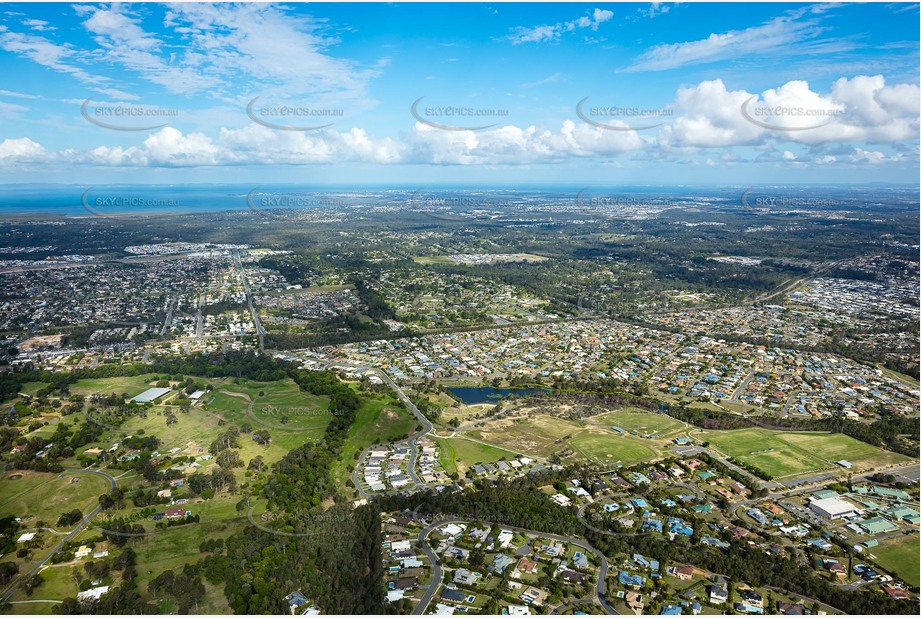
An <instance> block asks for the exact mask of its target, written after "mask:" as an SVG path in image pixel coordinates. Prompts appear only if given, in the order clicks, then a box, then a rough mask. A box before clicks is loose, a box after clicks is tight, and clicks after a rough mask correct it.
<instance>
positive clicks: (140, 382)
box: [70, 373, 157, 397]
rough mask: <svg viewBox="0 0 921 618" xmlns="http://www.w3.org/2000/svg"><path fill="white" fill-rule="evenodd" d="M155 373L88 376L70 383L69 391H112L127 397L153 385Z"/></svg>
mask: <svg viewBox="0 0 921 618" xmlns="http://www.w3.org/2000/svg"><path fill="white" fill-rule="evenodd" d="M154 377H157V376H156V374H153V373H146V374H143V375H139V376H130V377H121V378H88V379H83V380H77V381H76V382H75V383H73V384H71V385H70V392H71V393H73V394H74V395H93V394H96V393H98V394H100V395H111V394H112V393H118V394H119V395H120V394H122V393H126V394H127V395H128V397H134V396H136V395H140V394H141V393H143V392H144V391H146V390H147V389H148V388H152V387H153V378H154Z"/></svg>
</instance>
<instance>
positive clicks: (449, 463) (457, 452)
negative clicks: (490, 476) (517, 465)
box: [436, 438, 519, 475]
mask: <svg viewBox="0 0 921 618" xmlns="http://www.w3.org/2000/svg"><path fill="white" fill-rule="evenodd" d="M436 442H437V443H438V449H439V451H440V455H439V461H440V462H441V465H442V467H443V468H444V469H445V472H447V473H448V474H451V473H453V472H458V473H460V474H461V475H463V473H464V472H465V471H466V470H467V468H469V467H470V466H472V465H473V464H478V463H494V462H496V461H499V460H500V459H502V458H503V457H504V458H505V459H514V458H515V456H516V455H518V454H519V453H518V452H517V451H507V450H505V449H501V448H498V447H495V446H489V445H487V444H480V443H478V442H473V441H471V440H466V439H464V438H437V439H436Z"/></svg>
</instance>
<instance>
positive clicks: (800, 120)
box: [659, 75, 921, 148]
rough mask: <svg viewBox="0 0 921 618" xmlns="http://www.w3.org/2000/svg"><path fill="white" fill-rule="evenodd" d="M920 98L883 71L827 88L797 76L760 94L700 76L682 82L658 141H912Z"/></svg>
mask: <svg viewBox="0 0 921 618" xmlns="http://www.w3.org/2000/svg"><path fill="white" fill-rule="evenodd" d="M919 99H921V90H919V88H918V86H916V85H912V84H897V85H894V86H887V85H886V83H885V79H884V78H883V76H881V75H877V76H873V77H869V76H857V77H854V78H851V79H848V78H841V79H839V80H837V81H836V82H835V83H834V85H833V86H832V89H831V92H828V93H820V92H817V91H814V90H812V89H811V88H810V86H809V84H808V83H807V82H805V81H801V80H794V81H790V82H787V83H785V84H783V85H781V86H780V87H778V88H771V89H768V90H765V91H764V92H762V93H760V94H755V93H749V92H747V91H745V90H729V89H727V87H726V85H725V84H724V83H723V82H722V80H712V81H705V82H701V83H700V84H698V85H696V86H690V87H682V88H681V89H679V91H678V95H677V97H676V100H675V104H674V107H675V110H676V117H675V121H674V122H673V123H672V124H671V125H669V126H667V127H664V128H663V129H662V131H661V132H660V133H659V141H660V144H662V145H663V146H665V147H676V148H677V147H699V148H708V147H722V146H739V145H752V146H753V145H757V144H759V143H764V142H765V141H767V140H777V141H783V142H796V143H802V144H809V145H821V144H829V143H847V142H851V143H853V142H860V143H897V142H902V141H906V140H917V139H918V136H919Z"/></svg>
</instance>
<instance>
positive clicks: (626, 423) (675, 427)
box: [591, 408, 685, 435]
mask: <svg viewBox="0 0 921 618" xmlns="http://www.w3.org/2000/svg"><path fill="white" fill-rule="evenodd" d="M591 420H593V421H596V422H599V423H601V424H603V425H606V426H612V425H613V426H616V427H620V428H621V429H626V430H627V431H636V432H637V433H639V434H640V435H648V434H660V435H666V434H671V433H674V432H676V431H681V430H683V429H684V428H685V424H684V423H682V422H681V421H679V420H675V419H673V418H672V417H670V416H666V415H664V414H650V413H648V412H642V411H640V410H633V409H629V408H628V409H624V410H617V411H614V412H606V413H604V414H599V415H598V416H593V417H591Z"/></svg>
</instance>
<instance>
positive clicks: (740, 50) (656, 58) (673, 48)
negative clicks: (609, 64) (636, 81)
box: [626, 6, 850, 71]
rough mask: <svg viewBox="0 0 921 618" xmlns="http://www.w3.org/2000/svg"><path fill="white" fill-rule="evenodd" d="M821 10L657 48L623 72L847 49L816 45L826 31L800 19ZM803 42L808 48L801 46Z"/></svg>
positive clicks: (793, 13) (845, 45) (808, 9)
mask: <svg viewBox="0 0 921 618" xmlns="http://www.w3.org/2000/svg"><path fill="white" fill-rule="evenodd" d="M824 10H826V8H823V7H815V6H813V7H806V8H801V9H796V10H794V11H791V12H789V13H786V14H784V15H782V16H781V17H776V18H774V19H772V20H770V21H768V22H767V23H765V24H763V25H760V26H753V27H751V28H746V29H744V30H730V31H729V32H723V33H711V34H710V36H708V37H707V38H705V39H699V40H696V41H686V42H683V43H669V44H663V45H657V46H655V47H653V48H651V49H650V50H648V51H646V52H645V53H643V54H641V55H640V56H639V58H637V59H636V61H635V62H633V64H631V65H630V66H629V67H627V69H626V70H627V71H665V70H668V69H676V68H679V67H683V66H687V65H693V64H703V63H708V62H716V61H719V60H727V59H738V58H743V57H746V56H752V55H755V54H766V53H770V54H772V55H773V56H778V55H790V54H800V55H801V54H807V53H812V54H817V53H827V52H828V51H830V50H832V49H833V48H834V49H839V50H840V49H846V48H849V47H850V45H849V44H848V43H845V42H836V43H833V44H832V43H823V44H821V45H817V44H816V43H817V41H816V39H817V38H818V37H819V35H821V34H822V33H823V32H825V28H824V27H822V26H820V25H819V23H818V20H816V19H814V18H807V19H802V17H803V16H804V15H807V14H816V13H821V12H822V11H824ZM806 42H809V44H806V45H804V44H803V43H806ZM832 46H834V47H832Z"/></svg>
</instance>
